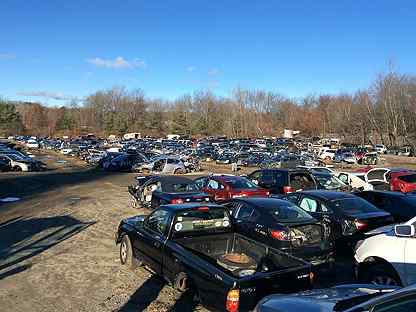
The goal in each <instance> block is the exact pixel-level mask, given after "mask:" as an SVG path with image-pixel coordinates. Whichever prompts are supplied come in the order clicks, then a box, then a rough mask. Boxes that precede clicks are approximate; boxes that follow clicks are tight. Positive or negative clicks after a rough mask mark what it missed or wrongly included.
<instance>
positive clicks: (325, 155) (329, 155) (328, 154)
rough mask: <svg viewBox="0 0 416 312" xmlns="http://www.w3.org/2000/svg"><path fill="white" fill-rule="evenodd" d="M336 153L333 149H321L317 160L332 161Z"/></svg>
mask: <svg viewBox="0 0 416 312" xmlns="http://www.w3.org/2000/svg"><path fill="white" fill-rule="evenodd" d="M336 152H337V151H336V150H334V149H331V148H328V149H323V150H322V151H321V153H320V154H319V158H320V159H324V160H325V159H331V160H334V158H335V153H336Z"/></svg>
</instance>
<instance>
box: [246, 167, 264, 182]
mask: <svg viewBox="0 0 416 312" xmlns="http://www.w3.org/2000/svg"><path fill="white" fill-rule="evenodd" d="M261 176H262V171H261V170H257V171H254V172H252V173H251V174H249V175H248V176H247V178H248V179H249V180H251V182H253V183H254V184H256V185H259V182H260V179H261Z"/></svg>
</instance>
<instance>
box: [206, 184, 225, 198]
mask: <svg viewBox="0 0 416 312" xmlns="http://www.w3.org/2000/svg"><path fill="white" fill-rule="evenodd" d="M206 191H207V192H208V194H210V195H212V197H213V198H214V201H225V200H227V199H229V196H228V192H227V190H226V188H225V186H224V184H222V183H220V182H218V181H217V180H214V179H208V184H207V188H206Z"/></svg>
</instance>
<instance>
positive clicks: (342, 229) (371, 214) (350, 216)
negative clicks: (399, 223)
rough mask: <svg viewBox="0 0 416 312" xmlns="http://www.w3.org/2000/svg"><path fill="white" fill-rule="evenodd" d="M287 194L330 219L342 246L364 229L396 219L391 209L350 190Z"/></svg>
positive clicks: (321, 217) (314, 213)
mask: <svg viewBox="0 0 416 312" xmlns="http://www.w3.org/2000/svg"><path fill="white" fill-rule="evenodd" d="M286 198H287V199H288V200H289V201H291V202H292V203H294V204H296V205H298V206H299V207H301V208H302V209H304V210H305V211H306V212H308V213H309V214H311V215H312V216H313V217H315V218H316V219H318V220H326V221H327V222H330V223H331V228H332V230H331V233H332V235H333V239H334V240H335V241H336V243H337V245H338V246H339V247H340V248H342V247H345V246H348V247H353V246H354V245H355V243H356V242H357V241H358V240H360V239H362V238H363V237H364V233H365V232H367V231H369V230H372V229H375V228H378V227H381V226H384V225H388V224H391V223H393V221H394V220H393V217H392V216H391V214H390V213H388V212H386V211H383V210H381V209H379V208H377V207H375V206H374V205H373V204H371V203H369V202H368V201H366V200H364V199H362V198H360V197H358V196H355V195H353V194H350V193H343V192H333V191H319V190H316V191H304V192H297V193H290V194H288V195H286ZM338 246H337V250H338ZM344 250H345V249H339V251H344Z"/></svg>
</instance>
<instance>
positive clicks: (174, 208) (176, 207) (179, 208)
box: [159, 203, 225, 212]
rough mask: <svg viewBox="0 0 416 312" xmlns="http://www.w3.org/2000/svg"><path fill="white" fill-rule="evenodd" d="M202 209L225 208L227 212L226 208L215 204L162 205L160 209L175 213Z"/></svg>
mask: <svg viewBox="0 0 416 312" xmlns="http://www.w3.org/2000/svg"><path fill="white" fill-rule="evenodd" d="M201 207H208V208H223V209H224V210H225V207H224V206H221V205H218V204H213V203H206V204H205V203H204V204H201V203H189V204H169V205H161V206H160V207H159V209H166V210H172V211H175V212H179V211H186V210H194V209H198V208H201Z"/></svg>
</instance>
